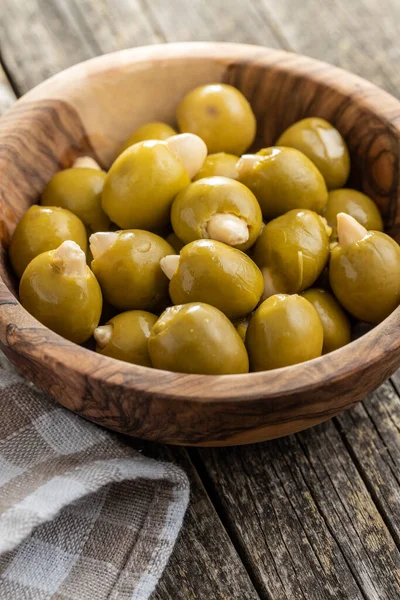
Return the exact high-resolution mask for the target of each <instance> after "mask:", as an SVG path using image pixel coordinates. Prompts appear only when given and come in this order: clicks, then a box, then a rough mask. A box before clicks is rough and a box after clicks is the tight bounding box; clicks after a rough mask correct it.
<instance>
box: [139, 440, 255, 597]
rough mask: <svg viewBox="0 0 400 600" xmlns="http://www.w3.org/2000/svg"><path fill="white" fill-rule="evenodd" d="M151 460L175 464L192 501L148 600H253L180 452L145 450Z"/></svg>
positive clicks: (246, 580)
mask: <svg viewBox="0 0 400 600" xmlns="http://www.w3.org/2000/svg"><path fill="white" fill-rule="evenodd" d="M145 452H146V454H148V455H151V456H153V457H154V458H160V459H163V460H167V461H171V462H174V463H176V464H179V465H180V466H181V467H183V469H184V470H185V472H186V473H187V474H188V476H189V478H190V483H191V502H190V505H189V508H188V512H187V514H186V517H185V521H184V526H183V528H182V531H181V533H180V536H179V539H178V542H177V545H176V547H175V550H174V553H173V555H172V557H171V560H170V562H169V563H168V566H167V568H166V570H165V572H164V574H163V576H162V578H161V581H160V583H159V585H158V587H157V590H156V592H155V593H154V594H153V596H152V600H188V599H191V600H192V599H193V600H206V599H207V600H208V599H209V600H228V599H229V600H257V599H258V598H259V595H258V594H257V592H256V590H255V588H254V586H253V584H252V583H251V582H250V579H249V577H248V575H247V572H246V570H245V568H244V567H243V565H242V564H241V562H240V559H239V558H238V555H237V553H236V551H235V549H234V547H233V545H232V542H231V540H230V539H229V537H228V535H227V533H226V532H225V530H224V529H223V528H222V526H221V523H220V521H219V518H218V516H217V513H216V512H215V510H214V509H213V508H212V505H211V502H210V500H209V498H208V496H207V494H206V492H205V490H204V487H203V485H202V483H201V481H200V479H199V476H198V475H197V474H196V471H195V469H194V468H193V465H192V464H191V463H190V461H189V459H188V457H187V454H186V452H185V451H184V450H181V449H178V448H172V447H170V448H168V447H166V446H164V447H161V446H155V445H149V446H146V448H145Z"/></svg>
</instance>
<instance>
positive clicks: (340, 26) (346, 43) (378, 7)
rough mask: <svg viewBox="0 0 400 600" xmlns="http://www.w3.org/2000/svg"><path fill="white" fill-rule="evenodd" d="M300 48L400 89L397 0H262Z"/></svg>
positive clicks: (275, 22) (273, 19) (274, 20)
mask: <svg viewBox="0 0 400 600" xmlns="http://www.w3.org/2000/svg"><path fill="white" fill-rule="evenodd" d="M258 4H259V5H262V7H263V9H264V11H265V13H266V14H268V17H269V18H270V20H271V23H272V24H273V25H274V26H275V28H276V29H277V31H279V34H280V36H281V39H283V40H284V41H285V44H286V45H287V46H288V47H289V48H290V49H292V50H293V51H295V52H300V53H302V54H307V55H309V56H313V57H315V58H319V59H320V60H324V61H326V62H329V63H332V64H335V65H338V66H339V67H342V68H344V69H348V70H350V71H352V72H354V73H357V74H358V75H361V76H362V77H366V78H367V79H369V80H370V81H373V82H374V83H376V84H377V85H379V86H381V87H383V88H385V89H387V90H388V91H389V92H391V93H392V94H395V95H396V94H398V93H399V90H400V72H399V69H398V60H399V55H400V47H399V45H398V23H399V22H400V3H399V2H398V0H381V1H379V2H377V1H376V0H357V2H349V1H348V0H332V1H331V2H320V1H319V0H307V2H303V3H302V5H301V10H297V9H296V8H297V4H296V2H295V0H258Z"/></svg>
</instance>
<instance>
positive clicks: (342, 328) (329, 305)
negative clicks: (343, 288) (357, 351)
mask: <svg viewBox="0 0 400 600" xmlns="http://www.w3.org/2000/svg"><path fill="white" fill-rule="evenodd" d="M301 295H302V296H303V298H305V299H306V300H308V301H309V302H311V304H312V305H313V307H314V308H315V309H316V311H317V313H318V314H319V318H320V319H321V323H322V328H323V330H324V345H323V348H322V354H327V353H328V352H332V351H333V350H337V349H338V348H341V347H342V346H345V345H346V344H348V343H349V342H350V341H351V330H350V321H349V319H348V318H347V315H346V313H345V312H344V310H343V309H342V307H341V306H340V304H339V302H338V301H337V300H336V298H335V297H334V296H332V294H330V293H329V292H327V291H326V290H321V289H318V288H310V289H308V290H306V291H305V292H303V293H302V294H301Z"/></svg>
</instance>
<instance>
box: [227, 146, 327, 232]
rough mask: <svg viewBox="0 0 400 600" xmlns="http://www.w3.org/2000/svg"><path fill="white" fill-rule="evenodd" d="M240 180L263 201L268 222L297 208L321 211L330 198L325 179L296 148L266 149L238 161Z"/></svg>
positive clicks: (261, 204) (263, 209)
mask: <svg viewBox="0 0 400 600" xmlns="http://www.w3.org/2000/svg"><path fill="white" fill-rule="evenodd" d="M238 169H239V180H240V181H241V182H242V183H244V184H245V185H247V187H248V188H249V189H250V190H251V191H252V192H253V193H254V195H255V197H256V198H257V200H258V202H259V203H260V206H261V210H262V214H263V216H264V218H265V219H266V220H267V221H268V220H270V219H274V218H275V217H278V216H279V215H283V214H284V213H286V212H288V211H289V210H293V209H295V208H307V209H309V210H313V211H315V212H317V213H319V214H321V213H322V212H323V211H324V209H325V207H326V203H327V201H328V190H327V188H326V184H325V181H324V178H323V177H322V175H321V173H320V172H319V171H318V169H317V168H316V166H315V165H314V164H313V163H312V162H311V160H310V159H308V158H307V156H305V154H302V152H299V151H298V150H295V149H294V148H283V147H281V148H278V147H276V146H274V147H272V148H264V149H263V150H260V152H258V153H257V154H254V155H251V154H249V155H246V156H244V157H242V159H241V160H240V161H239V163H238Z"/></svg>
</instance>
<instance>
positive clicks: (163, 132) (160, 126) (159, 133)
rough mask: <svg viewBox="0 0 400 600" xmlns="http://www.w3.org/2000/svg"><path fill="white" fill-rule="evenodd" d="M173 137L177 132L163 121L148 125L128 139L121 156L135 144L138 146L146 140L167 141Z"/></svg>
mask: <svg viewBox="0 0 400 600" xmlns="http://www.w3.org/2000/svg"><path fill="white" fill-rule="evenodd" d="M171 135H176V131H175V129H173V128H172V127H171V126H170V125H168V124H167V123H162V122H161V121H154V122H152V123H146V124H145V125H142V126H141V127H139V128H138V129H136V131H134V132H133V133H132V135H130V136H129V137H128V139H127V140H126V142H125V143H124V145H123V146H122V148H121V150H120V154H121V152H123V151H124V150H126V149H127V148H129V146H133V144H137V143H138V142H144V141H146V140H166V139H168V138H169V137H171Z"/></svg>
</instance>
